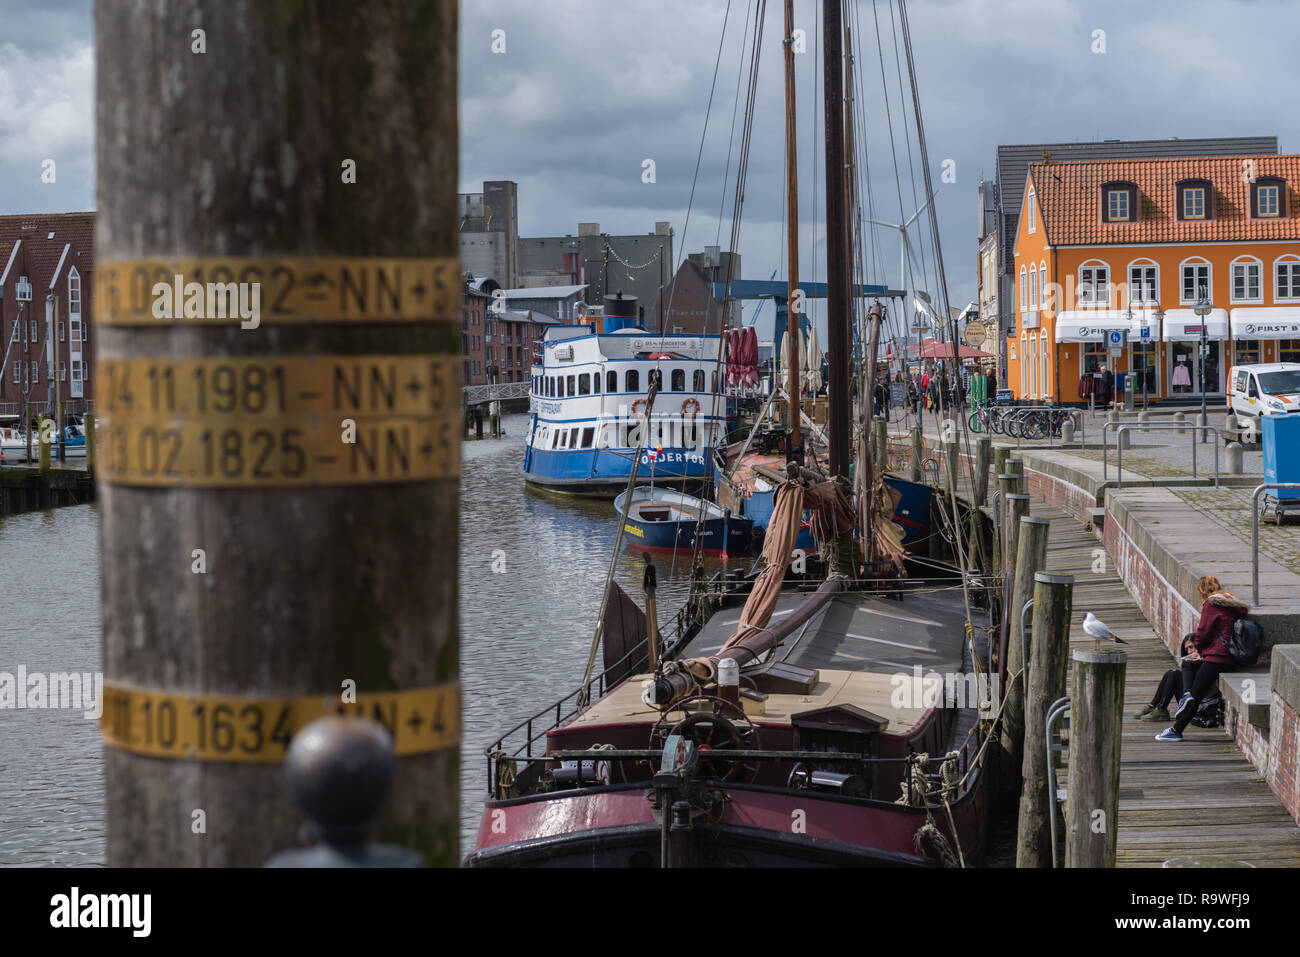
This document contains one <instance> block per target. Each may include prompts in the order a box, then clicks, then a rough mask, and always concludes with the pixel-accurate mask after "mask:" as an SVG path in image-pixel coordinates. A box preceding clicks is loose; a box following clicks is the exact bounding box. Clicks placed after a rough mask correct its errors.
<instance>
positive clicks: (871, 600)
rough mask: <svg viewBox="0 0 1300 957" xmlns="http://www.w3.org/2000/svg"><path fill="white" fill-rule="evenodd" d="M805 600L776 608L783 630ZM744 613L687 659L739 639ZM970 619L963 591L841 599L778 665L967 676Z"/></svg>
mask: <svg viewBox="0 0 1300 957" xmlns="http://www.w3.org/2000/svg"><path fill="white" fill-rule="evenodd" d="M805 598H807V595H806V594H803V593H795V592H787V593H785V594H782V595H781V597H780V599H779V600H778V601H777V606H776V611H775V612H774V613H773V616H772V621H773V623H774V624H775V623H779V622H780V621H781V619H782V618H783V617H785V616H787V615H789V614H790V612H791V611H792V610H793V609H794V608H795V606H796V605H798V604H799V603H800V602H801V601H803V600H804V599H805ZM740 613H741V609H740V608H738V607H737V608H725V609H723V610H721V611H719V612H717V613H716V614H715V615H714V616H713V617H712V618H710V619H709V621H708V622H707V623H706V624H705V625H704V627H703V628H702V629H701V630H700V633H699V635H697V636H696V637H695V639H694V640H693V641H691V643H690V645H689V646H688V647H687V649H686V651H685V653H684V654H685V655H686V656H690V657H705V656H708V655H711V654H714V653H716V652H717V651H718V650H719V649H720V648H721V647H722V644H723V642H725V641H726V640H727V639H728V638H730V637H731V635H732V634H734V632H735V630H736V624H737V623H738V622H739V620H740ZM965 639H966V612H965V610H964V607H963V605H962V594H961V588H960V587H959V586H956V585H954V587H953V588H952V589H951V591H945V592H938V593H936V592H934V591H927V592H926V593H925V597H924V598H922V597H921V596H920V595H917V594H913V595H909V596H908V597H907V598H906V600H904V601H901V602H900V601H897V600H895V599H891V598H884V597H876V596H871V595H863V594H852V593H850V594H844V595H838V596H836V597H835V598H833V599H831V601H830V602H829V603H828V604H827V605H826V607H825V608H823V609H822V610H821V611H820V612H818V613H817V614H815V615H814V616H813V617H812V618H811V619H809V621H808V625H807V627H806V628H800V629H796V630H795V632H794V634H792V635H791V636H790V637H789V638H787V639H786V640H785V643H784V644H782V645H781V646H779V647H778V648H777V650H776V656H777V659H778V660H780V661H785V662H787V663H789V664H792V665H799V666H800V667H803V668H842V669H845V670H847V671H872V672H877V673H884V674H895V673H898V672H907V673H909V674H910V673H911V672H912V670H913V668H914V667H915V666H916V665H920V666H921V668H922V670H923V671H927V672H928V671H935V672H938V673H939V674H957V673H959V672H961V671H962V670H963V668H962V661H963V645H964V643H965Z"/></svg>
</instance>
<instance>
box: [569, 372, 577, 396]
mask: <svg viewBox="0 0 1300 957" xmlns="http://www.w3.org/2000/svg"><path fill="white" fill-rule="evenodd" d="M568 379H569V382H568V385H567V386H566V388H567V389H568V390H569V395H577V394H578V392H577V390H576V389H574V387H573V380H574V376H569V377H568Z"/></svg>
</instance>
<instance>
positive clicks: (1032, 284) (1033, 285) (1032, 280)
mask: <svg viewBox="0 0 1300 957" xmlns="http://www.w3.org/2000/svg"><path fill="white" fill-rule="evenodd" d="M1029 308H1030V309H1037V308H1038V267H1037V266H1035V267H1034V268H1033V269H1031V270H1029Z"/></svg>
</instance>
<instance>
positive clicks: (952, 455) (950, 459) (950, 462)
mask: <svg viewBox="0 0 1300 957" xmlns="http://www.w3.org/2000/svg"><path fill="white" fill-rule="evenodd" d="M940 445H941V446H942V448H943V468H944V473H945V474H946V475H947V477H948V488H949V489H950V490H952V491H953V492H959V491H961V489H960V487H959V486H958V484H957V482H958V479H959V477H960V475H961V472H960V470H959V469H958V468H957V461H958V458H959V457H960V455H961V452H960V449H959V446H958V445H957V440H956V439H940ZM953 517H954V519H955V518H956V516H953Z"/></svg>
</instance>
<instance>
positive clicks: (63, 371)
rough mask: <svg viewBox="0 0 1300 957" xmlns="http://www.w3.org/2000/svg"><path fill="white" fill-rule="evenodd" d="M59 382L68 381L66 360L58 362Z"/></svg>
mask: <svg viewBox="0 0 1300 957" xmlns="http://www.w3.org/2000/svg"><path fill="white" fill-rule="evenodd" d="M59 381H60V382H67V381H68V362H67V360H66V359H60V360H59Z"/></svg>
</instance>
